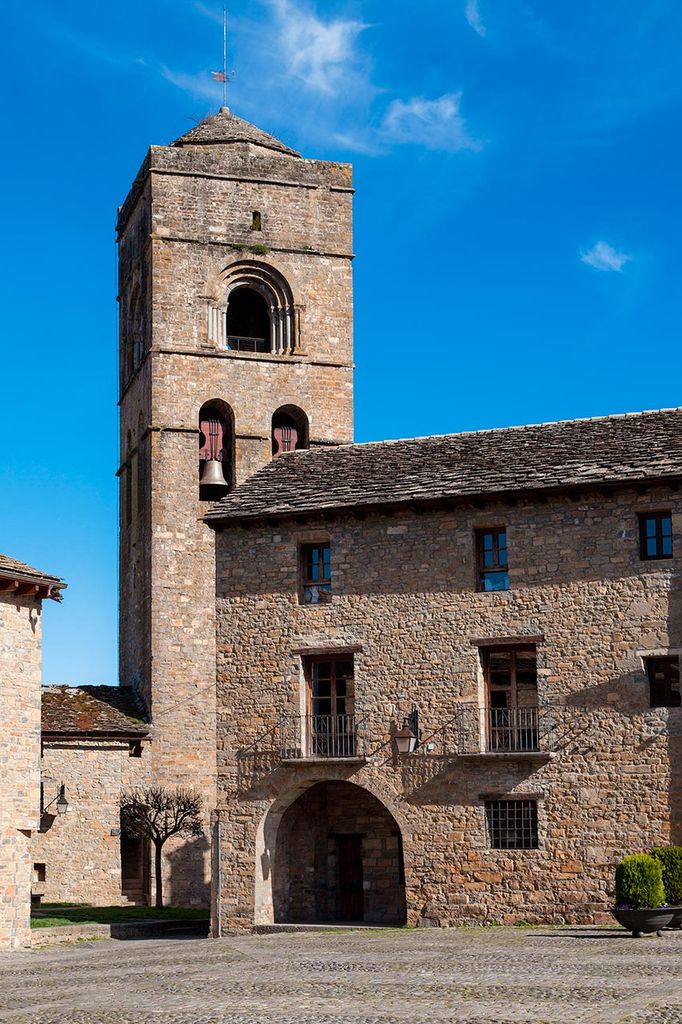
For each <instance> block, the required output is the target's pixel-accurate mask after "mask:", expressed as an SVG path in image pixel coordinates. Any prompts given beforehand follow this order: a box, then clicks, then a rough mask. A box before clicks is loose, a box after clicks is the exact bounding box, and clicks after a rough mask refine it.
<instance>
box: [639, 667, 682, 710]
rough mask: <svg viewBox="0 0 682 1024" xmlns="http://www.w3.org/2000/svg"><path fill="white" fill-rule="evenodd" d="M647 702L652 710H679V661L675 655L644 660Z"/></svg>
mask: <svg viewBox="0 0 682 1024" xmlns="http://www.w3.org/2000/svg"><path fill="white" fill-rule="evenodd" d="M645 660H646V672H647V676H648V678H649V700H650V703H651V707H652V708H679V707H680V704H681V701H680V659H679V658H678V656H677V655H676V654H674V655H668V656H666V657H662V658H646V659H645Z"/></svg>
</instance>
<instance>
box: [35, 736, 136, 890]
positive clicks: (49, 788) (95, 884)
mask: <svg viewBox="0 0 682 1024" xmlns="http://www.w3.org/2000/svg"><path fill="white" fill-rule="evenodd" d="M150 760H151V759H150V751H149V746H148V744H144V745H143V748H142V756H141V757H131V756H130V753H129V744H128V742H127V741H126V740H104V739H101V740H77V739H72V740H69V739H63V740H50V741H47V742H45V743H44V744H43V758H42V778H43V793H44V797H43V799H44V803H45V804H46V805H47V804H48V803H50V802H51V801H52V800H53V798H54V797H56V796H57V793H58V792H59V787H60V785H61V783H64V791H65V795H66V798H67V800H68V802H69V809H68V811H67V813H66V814H64V815H57V814H56V811H55V806H54V805H53V806H52V807H51V808H48V809H47V813H46V814H45V815H44V816H43V819H42V824H41V829H40V831H39V832H34V833H33V839H32V843H31V856H32V861H33V864H34V865H35V864H43V865H45V880H44V882H41V883H40V888H41V890H42V891H43V894H44V897H43V898H44V899H45V901H46V902H48V903H50V902H52V903H55V902H57V903H59V902H75V903H91V904H94V905H95V906H115V905H118V904H125V903H126V902H127V900H126V897H125V896H124V895H123V894H122V892H121V848H120V842H121V840H120V836H119V835H118V834H117V833H118V830H119V829H120V813H119V798H120V795H121V791H122V790H123V789H127V788H130V787H133V786H140V785H145V784H147V783H148V782H149V767H150Z"/></svg>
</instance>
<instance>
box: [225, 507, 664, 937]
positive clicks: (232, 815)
mask: <svg viewBox="0 0 682 1024" xmlns="http://www.w3.org/2000/svg"><path fill="white" fill-rule="evenodd" d="M661 508H672V509H673V511H674V516H673V529H674V533H675V551H676V553H677V557H676V558H675V559H666V560H662V561H655V562H646V561H640V559H639V539H638V523H637V515H636V513H637V512H638V511H646V510H649V509H661ZM503 525H504V526H505V527H506V529H507V541H508V548H509V561H510V578H511V589H510V590H509V591H506V592H498V593H480V592H477V591H476V566H475V544H474V530H475V529H476V528H478V527H491V526H503ZM325 537H328V538H329V539H330V542H331V552H332V575H333V596H332V599H331V602H330V603H328V604H320V605H318V606H301V605H300V604H299V603H298V600H299V599H298V578H297V574H298V561H299V557H298V550H299V545H300V544H301V543H305V542H307V541H309V540H320V539H323V538H325ZM216 544H217V587H218V786H219V809H220V817H221V830H222V837H223V839H222V860H223V864H222V905H221V919H222V926H223V928H226V927H243V926H247V925H249V924H250V923H251V922H252V921H253V920H254V918H255V919H256V920H257V921H259V922H266V921H268V920H272V916H273V894H272V876H273V873H274V874H276V870H277V866H276V864H273V859H274V858H275V857H276V843H277V831H278V826H279V823H280V821H281V820H282V817H283V815H284V814H285V813H286V810H287V808H288V807H289V806H291V805H292V803H293V801H294V800H296V799H297V798H298V797H300V796H301V795H302V794H303V793H305V791H306V789H307V788H308V787H310V786H311V785H313V784H314V783H316V782H319V781H321V780H325V779H330V780H346V781H351V782H353V783H355V784H356V785H359V786H362V787H363V788H365V789H367V790H368V791H369V792H370V793H373V794H374V795H375V796H376V797H377V798H378V799H379V800H381V801H382V802H383V803H384V804H385V806H386V807H387V808H388V810H389V811H390V812H391V814H392V815H393V817H394V818H395V820H396V821H397V822H398V825H399V826H400V830H401V833H402V841H403V847H404V858H405V883H406V899H407V916H408V922H409V923H412V924H414V923H417V922H422V923H434V924H437V923H443V924H449V923H462V922H482V921H504V922H513V921H515V920H519V919H525V920H529V921H540V920H542V921H551V920H553V919H559V918H561V919H563V920H566V921H569V922H577V921H584V922H590V921H597V920H600V919H602V918H603V915H604V913H605V911H606V909H607V906H608V903H609V901H610V899H611V894H612V884H613V869H614V866H615V863H616V862H617V861H618V860H619V859H620V858H621V857H622V856H623V855H625V854H629V853H633V852H636V851H639V850H643V849H647V848H650V847H651V846H652V845H654V844H656V843H665V842H681V841H682V817H681V812H682V778H681V777H680V770H679V766H680V764H681V763H682V761H681V760H680V755H681V754H682V738H681V737H682V709H679V708H660V709H651V708H650V706H649V692H648V684H647V679H646V675H645V670H644V662H643V658H644V657H646V656H647V655H655V654H668V653H679V650H680V648H682V642H681V641H682V588H681V579H682V577H681V574H680V563H679V552H680V550H681V544H682V499H680V496H679V494H678V493H677V492H669V491H666V490H665V489H660V490H651V491H649V492H647V493H645V494H641V493H637V492H635V491H634V490H623V491H621V492H619V493H616V494H609V495H605V494H598V493H593V494H583V495H581V496H578V497H577V498H576V499H575V500H573V499H571V498H568V497H566V498H550V499H549V500H548V501H546V502H531V501H526V500H524V499H523V498H520V499H519V500H518V503H516V504H514V505H507V504H502V503H498V504H496V503H490V504H488V505H487V506H485V507H480V506H479V507H474V506H471V505H469V506H466V505H460V506H453V507H452V508H451V509H449V510H444V511H425V512H424V513H423V514H417V513H416V511H404V512H398V513H396V514H391V515H369V516H367V517H364V516H362V517H361V516H358V517H357V518H354V517H353V516H352V515H339V516H337V517H330V518H329V519H328V520H327V521H324V520H319V521H318V522H314V521H312V520H311V519H309V520H308V522H307V523H305V524H301V523H294V522H291V521H290V522H281V523H280V522H273V523H271V524H268V525H254V526H252V527H251V528H250V529H242V528H239V527H236V526H235V527H228V528H226V529H225V531H224V532H222V533H219V534H217V537H216ZM519 636H526V637H529V638H531V637H534V638H536V639H535V641H534V642H535V643H536V645H537V663H538V698H539V702H540V704H541V705H546V706H547V710H546V711H543V712H542V714H543V716H544V717H543V719H542V720H541V728H542V729H543V730H544V733H543V734H545V735H548V734H549V731H550V730H551V734H552V746H553V748H554V749H553V753H552V756H551V757H550V756H537V755H536V756H535V758H532V757H518V756H507V755H505V756H497V757H494V758H493V757H490V756H481V755H480V754H478V755H476V754H474V756H471V755H472V748H471V746H470V744H468V743H467V742H465V740H466V739H467V729H468V731H469V739H470V733H471V729H470V725H471V721H472V717H471V716H472V715H473V721H474V723H475V722H476V720H477V718H476V716H477V715H478V711H477V708H478V707H480V706H482V705H483V703H484V700H485V698H484V687H483V676H482V665H481V654H480V648H479V646H478V644H477V643H474V641H476V642H478V641H481V640H486V639H488V640H495V639H497V640H498V641H499V642H500V643H504V640H505V638H510V637H511V638H516V637H519ZM335 650H336V651H343V652H345V653H344V657H346V656H348V652H352V653H353V657H354V662H355V684H354V685H355V700H354V705H355V715H356V717H357V719H358V721H359V723H360V726H359V728H360V735H361V738H362V744H363V747H362V749H363V751H364V752H365V754H366V761H365V762H364V763H363V762H360V761H358V762H351V761H347V762H346V763H338V762H337V763H334V762H331V761H328V762H326V763H325V762H324V761H318V762H314V761H309V760H308V761H306V760H301V761H298V762H296V761H294V762H291V761H283V760H282V758H281V753H280V736H281V733H282V729H283V725H282V722H283V719H282V716H283V715H291V716H296V715H298V714H300V713H301V711H302V710H303V709H304V707H305V697H304V693H305V681H304V675H303V659H304V658H305V656H306V653H305V652H318V653H319V652H322V651H325V652H329V653H330V654H331V655H332V656H333V652H334V651H335ZM413 705H414V706H416V707H417V708H418V709H419V711H420V716H421V719H420V726H421V731H422V740H423V743H422V746H421V748H420V750H419V752H417V753H415V754H414V755H412V756H409V757H406V758H398V757H397V755H394V753H393V751H392V747H391V745H390V742H389V740H390V734H391V730H392V729H393V728H395V727H400V726H401V725H402V721H403V717H404V716H405V715H407V714H408V713H409V712H410V710H411V708H412V706H413ZM292 720H294V719H292ZM463 722H464V723H465V724H467V723H468V725H467V729H464V730H462V723H463ZM477 749H480V748H477ZM509 795H512V796H517V797H518V796H525V797H527V798H529V799H536V800H537V802H538V822H539V840H540V842H539V849H531V850H501V849H492V848H490V843H489V840H488V837H487V833H486V821H485V799H486V797H487V798H500V797H504V796H509Z"/></svg>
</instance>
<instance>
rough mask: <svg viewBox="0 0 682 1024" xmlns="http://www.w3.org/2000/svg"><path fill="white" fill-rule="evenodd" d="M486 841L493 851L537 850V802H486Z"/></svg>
mask: <svg viewBox="0 0 682 1024" xmlns="http://www.w3.org/2000/svg"><path fill="white" fill-rule="evenodd" d="M485 816H486V822H487V825H488V840H489V842H490V845H491V846H492V847H493V849H496V850H537V848H538V846H539V843H538V805H537V801H536V800H486V802H485Z"/></svg>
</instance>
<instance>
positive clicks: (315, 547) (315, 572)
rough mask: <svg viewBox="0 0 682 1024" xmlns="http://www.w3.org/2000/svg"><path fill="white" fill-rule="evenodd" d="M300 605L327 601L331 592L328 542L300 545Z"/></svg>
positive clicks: (330, 565) (329, 547)
mask: <svg viewBox="0 0 682 1024" xmlns="http://www.w3.org/2000/svg"><path fill="white" fill-rule="evenodd" d="M300 559H301V561H300V565H301V604H320V603H321V602H324V601H325V600H327V601H328V600H329V598H330V597H331V590H332V563H331V545H330V543H329V541H318V542H316V543H314V544H301V556H300Z"/></svg>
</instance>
